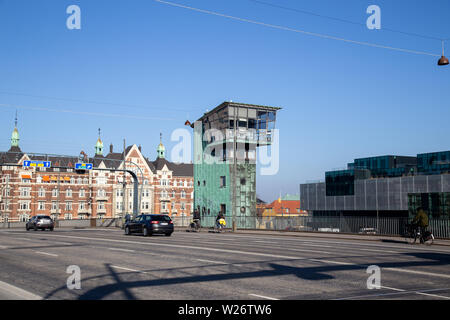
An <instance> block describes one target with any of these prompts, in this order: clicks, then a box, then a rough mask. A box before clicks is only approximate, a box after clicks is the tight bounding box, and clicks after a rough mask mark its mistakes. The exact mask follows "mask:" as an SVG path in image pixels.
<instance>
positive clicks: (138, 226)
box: [124, 214, 173, 237]
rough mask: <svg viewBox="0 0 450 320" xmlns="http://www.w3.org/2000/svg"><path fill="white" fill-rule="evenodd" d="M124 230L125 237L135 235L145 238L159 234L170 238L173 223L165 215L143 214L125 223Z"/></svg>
mask: <svg viewBox="0 0 450 320" xmlns="http://www.w3.org/2000/svg"><path fill="white" fill-rule="evenodd" d="M124 229H125V234H126V235H130V234H133V233H137V234H142V235H144V236H145V237H146V236H151V235H152V234H157V233H161V234H165V235H166V236H168V237H170V236H171V235H172V233H173V221H172V219H170V217H169V216H168V215H165V214H143V215H140V216H137V217H136V219H133V220H131V221H128V222H126V223H125V226H124Z"/></svg>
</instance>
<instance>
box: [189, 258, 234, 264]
mask: <svg viewBox="0 0 450 320" xmlns="http://www.w3.org/2000/svg"><path fill="white" fill-rule="evenodd" d="M194 260H196V261H200V262H208V263H214V264H230V263H226V262H222V261H212V260H205V259H194Z"/></svg>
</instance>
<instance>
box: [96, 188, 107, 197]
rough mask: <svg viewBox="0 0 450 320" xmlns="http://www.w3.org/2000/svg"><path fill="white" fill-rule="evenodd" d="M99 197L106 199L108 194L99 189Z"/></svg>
mask: <svg viewBox="0 0 450 320" xmlns="http://www.w3.org/2000/svg"><path fill="white" fill-rule="evenodd" d="M97 196H98V197H106V192H105V190H103V189H99V190H98V191H97Z"/></svg>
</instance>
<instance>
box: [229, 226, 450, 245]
mask: <svg viewBox="0 0 450 320" xmlns="http://www.w3.org/2000/svg"><path fill="white" fill-rule="evenodd" d="M236 233H240V234H259V235H275V236H290V237H308V238H324V239H345V240H363V241H380V242H381V241H386V242H387V241H391V242H405V238H403V237H395V236H381V235H380V236H378V235H372V234H367V235H366V234H348V233H332V232H329V233H328V232H304V231H272V230H243V229H239V230H238V231H237V232H236ZM434 245H439V246H450V239H448V240H446V239H435V240H434V242H433V246H434Z"/></svg>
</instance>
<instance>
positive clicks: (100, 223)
mask: <svg viewBox="0 0 450 320" xmlns="http://www.w3.org/2000/svg"><path fill="white" fill-rule="evenodd" d="M172 220H173V223H174V226H175V227H181V228H182V227H188V226H189V225H190V223H191V222H192V216H175V217H172ZM225 220H226V223H227V228H231V226H232V217H225ZM409 222H410V219H408V218H392V217H380V218H378V219H377V218H376V217H359V216H352V217H339V216H337V217H311V216H296V217H292V216H286V217H282V216H277V217H255V216H237V217H236V223H237V225H238V228H239V229H252V230H255V229H256V230H271V231H308V232H336V233H349V234H377V235H385V236H403V235H404V233H405V226H406V224H407V223H409ZM123 223H124V221H123V219H120V218H107V219H87V220H57V221H56V227H57V228H58V227H60V228H61V227H62V228H89V227H98V228H121V227H122V226H123ZM215 223H216V217H214V216H204V217H202V220H201V225H202V227H203V228H212V227H214V224H215ZM5 228H25V222H3V223H0V229H5ZM428 229H429V230H430V231H431V232H432V233H433V234H434V236H435V237H436V238H441V239H450V219H448V218H446V219H430V221H429V227H428Z"/></svg>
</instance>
